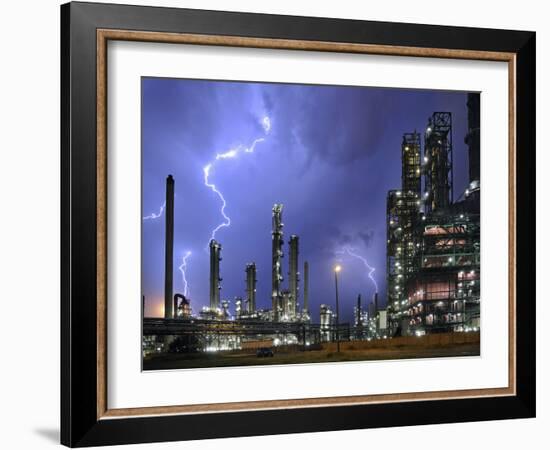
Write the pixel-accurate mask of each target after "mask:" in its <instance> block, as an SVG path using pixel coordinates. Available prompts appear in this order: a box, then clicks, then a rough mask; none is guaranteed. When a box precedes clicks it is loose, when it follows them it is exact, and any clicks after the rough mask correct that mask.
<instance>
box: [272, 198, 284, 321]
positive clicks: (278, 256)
mask: <svg viewBox="0 0 550 450" xmlns="http://www.w3.org/2000/svg"><path fill="white" fill-rule="evenodd" d="M272 211H273V215H272V232H271V240H272V247H271V248H272V273H271V305H272V308H273V321H274V322H278V321H279V309H280V307H281V304H282V294H281V283H282V281H283V275H282V264H281V260H282V258H283V243H284V241H283V221H282V220H283V217H282V214H283V205H281V204H275V205H273V210H272Z"/></svg>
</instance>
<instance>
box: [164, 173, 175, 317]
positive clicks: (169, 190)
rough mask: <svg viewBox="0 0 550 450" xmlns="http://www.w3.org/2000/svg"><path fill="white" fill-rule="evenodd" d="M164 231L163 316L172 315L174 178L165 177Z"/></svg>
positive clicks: (170, 176)
mask: <svg viewBox="0 0 550 450" xmlns="http://www.w3.org/2000/svg"><path fill="white" fill-rule="evenodd" d="M165 218H166V232H165V251H164V318H165V319H171V318H172V317H174V310H173V303H172V301H173V300H172V292H173V276H174V178H173V177H172V175H168V178H166V215H165Z"/></svg>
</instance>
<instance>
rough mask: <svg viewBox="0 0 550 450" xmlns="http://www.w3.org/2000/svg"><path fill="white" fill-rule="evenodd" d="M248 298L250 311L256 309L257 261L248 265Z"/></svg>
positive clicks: (251, 312)
mask: <svg viewBox="0 0 550 450" xmlns="http://www.w3.org/2000/svg"><path fill="white" fill-rule="evenodd" d="M246 300H247V301H248V313H249V314H253V313H254V312H255V311H256V263H250V264H247V265H246Z"/></svg>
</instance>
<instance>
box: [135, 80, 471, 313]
mask: <svg viewBox="0 0 550 450" xmlns="http://www.w3.org/2000/svg"><path fill="white" fill-rule="evenodd" d="M466 97H467V95H466V93H464V92H447V91H423V90H404V89H384V88H367V87H341V86H306V85H292V84H269V83H249V82H219V81H201V80H182V79H159V78H143V80H142V174H143V177H142V183H143V184H142V189H143V192H142V210H143V214H142V215H143V217H144V219H143V221H142V288H143V294H144V295H145V315H146V316H162V315H163V308H164V306H163V303H164V300H163V295H164V226H165V223H164V214H163V213H162V214H159V212H160V210H161V206H162V205H163V203H164V200H165V183H166V177H167V175H168V174H172V175H173V176H174V179H175V193H176V194H175V195H176V197H175V211H174V221H175V227H174V236H175V237H174V240H175V244H174V293H176V292H181V293H183V292H184V283H183V277H182V274H181V273H180V271H179V270H178V266H180V264H181V262H182V258H183V257H184V256H185V255H186V254H187V252H191V254H190V255H189V257H188V258H187V267H186V272H185V273H186V278H187V281H188V288H189V297H190V300H191V306H192V308H193V313H198V312H199V310H200V309H201V308H202V307H203V306H207V305H208V303H209V297H208V295H209V293H208V277H209V256H208V252H207V251H206V250H205V249H206V247H207V245H208V242H209V240H210V236H211V232H212V230H213V229H214V228H216V227H217V226H218V225H220V224H221V223H223V222H224V217H223V216H222V214H221V212H220V208H221V206H222V202H221V200H220V198H219V197H218V196H217V194H216V193H215V192H213V190H212V189H211V188H209V187H208V186H206V185H205V179H204V167H205V166H207V165H208V164H210V163H213V162H214V164H213V165H212V167H211V169H210V172H209V178H208V180H209V183H212V184H214V185H215V186H216V188H217V189H218V190H219V191H220V192H221V193H222V194H223V196H224V198H225V200H226V202H227V206H226V209H225V213H226V215H227V216H229V218H230V219H231V225H230V226H229V227H223V228H221V229H220V230H219V231H218V232H217V233H216V240H218V241H219V242H220V243H221V244H222V246H223V250H222V258H223V261H222V262H221V269H220V271H221V276H222V278H223V281H222V291H221V298H222V299H229V300H231V312H232V313H233V311H234V301H233V299H234V297H235V296H242V297H244V296H245V291H244V290H245V265H246V264H247V263H249V262H253V261H254V262H256V265H257V271H258V285H257V300H256V303H257V307H258V308H271V208H272V207H273V204H274V203H282V204H283V205H284V208H283V222H284V239H285V245H284V253H285V257H284V259H283V275H284V277H285V280H284V281H283V286H284V287H285V288H286V287H288V240H289V238H290V235H291V234H297V235H298V236H299V237H300V262H299V264H300V267H301V268H303V262H304V261H305V260H307V261H308V262H309V268H310V297H309V298H310V311H311V313H312V320H313V322H315V323H318V322H319V305H320V304H322V303H326V304H329V305H331V306H333V305H334V273H333V267H334V265H335V264H336V263H337V262H338V263H340V264H341V265H342V272H341V273H340V275H339V288H340V310H341V316H342V319H343V320H352V317H353V306H354V305H355V302H356V298H357V294H359V293H360V294H362V297H363V299H365V300H364V304H365V303H367V302H368V301H370V300H371V297H372V295H373V293H374V286H373V283H372V282H371V281H370V280H369V278H368V277H367V274H368V271H367V270H366V268H365V266H364V264H363V263H362V262H361V261H360V260H358V259H356V258H353V257H351V256H349V255H345V254H344V255H342V254H341V253H340V252H341V251H342V249H343V248H346V247H348V248H350V249H352V250H353V251H354V252H355V253H357V254H360V255H361V256H363V257H365V258H366V259H367V261H368V263H369V264H370V265H371V266H373V267H375V268H376V271H375V272H374V273H373V276H374V278H375V279H376V282H377V283H378V288H379V296H380V303H381V305H383V304H385V291H386V282H385V272H386V270H385V255H386V247H385V245H386V224H385V214H386V194H387V191H388V190H389V189H399V188H400V185H401V162H400V154H401V141H402V135H403V133H405V132H412V131H414V130H417V131H419V132H422V134H423V131H424V129H425V127H426V124H427V119H428V117H429V116H431V114H432V113H433V112H434V111H450V112H452V114H453V143H454V177H455V197H458V196H459V194H460V193H461V192H462V191H463V190H464V189H465V188H466V185H467V181H468V180H467V164H468V159H467V147H466V145H465V144H464V135H465V134H466V132H467V109H466V100H467V98H466ZM266 117H267V118H269V125H268V123H267V121H266V120H265V119H264V118H266ZM266 130H268V131H267V132H266ZM260 138H263V141H259V142H257V144H256V145H255V147H254V151H253V152H247V151H245V149H246V148H248V149H249V150H250V146H251V145H252V144H253V142H254V141H255V140H256V139H260ZM422 139H423V137H422ZM231 150H236V151H235V152H234V153H235V154H234V155H233V153H229V154H228V155H230V156H233V157H228V158H220V159H218V160H216V155H218V154H219V155H223V154H226V155H227V152H229V151H231ZM154 215H160V217H158V218H147V219H146V218H145V217H148V216H154ZM300 289H302V284H301V285H300ZM299 302H300V305H301V303H302V296H301V295H300V299H299Z"/></svg>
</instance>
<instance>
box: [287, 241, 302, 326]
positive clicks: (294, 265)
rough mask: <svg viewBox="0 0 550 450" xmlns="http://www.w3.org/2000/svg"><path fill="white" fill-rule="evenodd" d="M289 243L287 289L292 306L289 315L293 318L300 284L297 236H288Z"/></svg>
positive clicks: (296, 307)
mask: <svg viewBox="0 0 550 450" xmlns="http://www.w3.org/2000/svg"><path fill="white" fill-rule="evenodd" d="M288 243H289V248H290V251H289V257H288V259H289V265H288V280H289V281H288V288H289V290H290V296H291V302H292V306H291V308H290V313H291V314H292V316H295V315H296V313H297V309H298V291H299V287H298V286H299V282H300V277H299V275H300V272H299V271H298V246H299V240H298V236H296V235H292V236H290V241H288Z"/></svg>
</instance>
